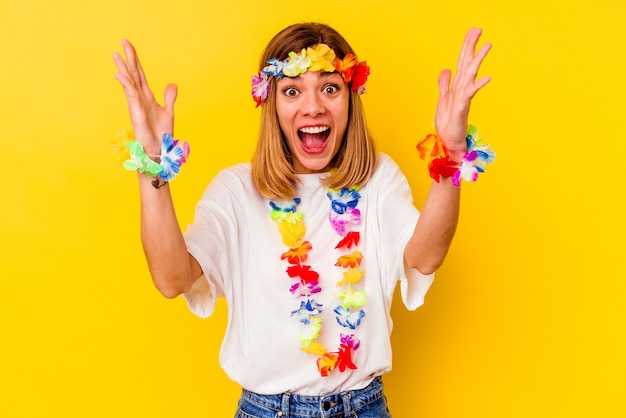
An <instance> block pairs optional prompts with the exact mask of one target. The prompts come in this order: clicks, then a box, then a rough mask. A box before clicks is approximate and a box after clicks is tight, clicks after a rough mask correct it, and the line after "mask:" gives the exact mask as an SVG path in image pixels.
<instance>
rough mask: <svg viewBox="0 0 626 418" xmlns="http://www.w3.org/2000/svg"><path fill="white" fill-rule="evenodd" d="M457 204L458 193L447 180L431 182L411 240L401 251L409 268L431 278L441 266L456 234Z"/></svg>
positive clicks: (458, 199) (458, 204)
mask: <svg viewBox="0 0 626 418" xmlns="http://www.w3.org/2000/svg"><path fill="white" fill-rule="evenodd" d="M460 200H461V195H460V190H459V189H458V188H457V187H456V186H454V184H452V181H451V179H450V178H442V179H441V181H440V182H439V183H437V182H434V181H433V182H432V185H431V187H430V191H429V193H428V197H427V199H426V202H425V204H424V207H423V209H422V212H421V214H420V217H419V220H418V222H417V225H416V226H415V231H414V232H413V236H412V237H411V238H410V239H409V242H408V243H407V245H406V247H405V250H404V259H405V261H406V263H407V264H408V265H409V266H410V267H413V268H416V269H417V270H419V271H420V272H421V273H423V274H430V273H433V272H434V271H435V270H437V268H439V266H441V264H442V263H443V261H444V259H445V257H446V255H447V253H448V249H449V248H450V244H451V243H452V239H453V238H454V234H455V232H456V227H457V224H458V219H459V208H460Z"/></svg>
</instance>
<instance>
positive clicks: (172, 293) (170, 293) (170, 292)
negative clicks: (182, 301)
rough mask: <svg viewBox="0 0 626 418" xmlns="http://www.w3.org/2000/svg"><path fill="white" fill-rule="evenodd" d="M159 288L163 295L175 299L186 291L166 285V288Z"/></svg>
mask: <svg viewBox="0 0 626 418" xmlns="http://www.w3.org/2000/svg"><path fill="white" fill-rule="evenodd" d="M157 289H159V292H161V295H163V296H164V297H165V298H166V299H174V298H176V297H178V296H180V295H181V294H183V293H185V292H183V291H181V290H179V289H176V288H173V287H166V288H161V287H157Z"/></svg>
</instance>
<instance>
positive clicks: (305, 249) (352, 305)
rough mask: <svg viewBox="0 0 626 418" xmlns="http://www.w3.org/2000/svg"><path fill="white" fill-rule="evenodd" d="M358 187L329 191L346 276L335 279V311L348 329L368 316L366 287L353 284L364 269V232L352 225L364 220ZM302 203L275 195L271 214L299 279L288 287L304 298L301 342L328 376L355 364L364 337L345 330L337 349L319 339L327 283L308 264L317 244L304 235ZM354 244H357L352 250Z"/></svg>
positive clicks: (292, 271) (284, 256)
mask: <svg viewBox="0 0 626 418" xmlns="http://www.w3.org/2000/svg"><path fill="white" fill-rule="evenodd" d="M359 189H360V188H359V186H352V187H350V188H342V189H341V190H332V189H331V190H329V191H328V193H327V196H328V198H329V199H330V201H331V204H330V208H331V210H330V214H329V216H328V219H329V222H330V225H331V226H332V228H333V230H334V231H335V232H336V233H337V234H338V235H339V236H340V237H341V239H340V241H339V243H338V244H337V245H336V247H335V249H337V250H338V252H339V253H340V256H339V257H338V258H337V262H336V263H335V266H338V267H340V268H342V269H343V275H342V280H339V281H338V282H337V284H336V286H337V288H338V289H339V291H338V292H336V293H335V295H336V296H338V297H339V300H340V301H341V303H340V304H339V305H338V306H337V307H336V308H335V309H334V311H333V312H334V313H335V314H336V317H335V319H336V320H337V323H339V325H341V326H342V327H344V328H347V329H349V330H354V329H356V328H357V327H358V326H359V325H360V324H361V319H362V318H363V317H364V316H365V311H364V310H363V309H360V308H361V307H362V306H363V305H365V301H366V297H365V291H364V290H355V289H354V285H356V284H357V283H358V282H359V281H360V280H361V278H362V277H363V274H364V272H363V271H361V270H360V269H359V266H360V265H361V261H362V260H363V255H362V254H361V252H360V251H359V250H358V249H356V247H357V246H358V245H359V240H360V233H359V232H358V231H352V230H350V229H352V228H351V227H352V226H353V225H359V224H360V223H361V211H360V210H359V209H357V205H358V203H359V199H360V198H361V195H360V194H359V193H358V191H359ZM299 203H300V198H295V199H293V200H289V201H281V202H274V201H271V202H270V206H271V208H272V214H271V217H272V220H273V221H275V222H276V224H277V226H278V231H279V232H280V235H281V237H282V240H283V243H284V244H285V245H286V246H287V247H288V248H289V250H288V251H286V252H284V253H283V254H282V255H281V257H280V258H281V260H287V262H288V263H289V267H288V268H287V275H288V276H289V278H290V279H291V280H292V281H294V283H293V284H292V285H291V286H290V288H289V291H290V292H291V294H292V295H293V296H295V297H296V298H298V300H299V307H298V308H297V309H295V310H293V311H291V316H294V317H296V318H297V319H298V321H299V322H300V323H301V324H302V332H301V333H300V336H299V341H300V348H301V350H303V351H305V352H306V353H309V354H313V355H315V356H317V369H318V371H319V373H320V375H321V376H328V375H329V374H330V372H331V371H332V370H334V369H338V370H339V371H340V372H344V371H346V370H347V369H356V368H357V367H356V365H355V364H354V363H353V362H352V351H353V350H357V349H358V348H359V345H360V341H359V339H358V338H356V336H355V335H354V334H351V333H348V332H346V333H345V334H344V333H340V334H339V348H338V350H337V351H329V350H328V349H327V348H326V347H324V345H323V344H321V343H319V342H316V341H315V340H316V339H317V338H318V337H319V334H320V331H321V329H322V319H321V318H320V317H319V315H320V314H321V313H322V307H323V306H322V304H320V303H317V302H316V301H315V299H314V295H316V294H318V293H320V292H321V291H322V288H321V287H320V283H319V274H318V273H317V272H316V271H314V270H312V269H311V266H310V265H306V264H304V262H305V261H306V260H307V258H308V254H309V251H311V250H312V249H313V246H312V245H311V243H310V242H309V241H306V240H305V235H306V227H305V225H304V221H303V220H302V212H299V211H297V206H298V204H299ZM353 247H354V248H355V249H354V250H351V249H352V248H353Z"/></svg>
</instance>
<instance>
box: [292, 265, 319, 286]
mask: <svg viewBox="0 0 626 418" xmlns="http://www.w3.org/2000/svg"><path fill="white" fill-rule="evenodd" d="M287 274H288V275H289V277H300V280H301V281H302V283H303V284H306V283H310V282H312V281H314V280H317V279H318V278H319V277H320V275H319V274H318V273H317V272H316V271H313V270H311V266H289V267H288V268H287Z"/></svg>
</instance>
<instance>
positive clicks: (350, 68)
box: [252, 44, 370, 107]
mask: <svg viewBox="0 0 626 418" xmlns="http://www.w3.org/2000/svg"><path fill="white" fill-rule="evenodd" d="M267 64H268V65H267V66H265V67H264V68H262V69H261V71H259V73H258V74H257V75H255V76H252V98H254V101H255V102H256V105H257V107H259V106H260V105H261V104H263V103H265V100H266V99H267V95H268V92H269V83H270V77H277V78H279V79H280V78H283V77H297V76H299V75H300V74H302V73H305V72H307V71H314V72H320V71H323V72H328V73H334V72H335V71H337V72H339V73H341V76H342V77H343V81H345V82H346V83H349V84H350V86H351V88H352V91H354V92H357V93H358V94H363V93H365V83H366V82H367V76H369V74H370V67H369V66H368V65H367V62H366V61H358V60H357V59H356V57H355V56H354V55H353V54H351V53H347V54H346V56H345V57H343V59H339V58H337V56H336V55H335V51H333V50H332V49H331V48H330V47H329V46H328V45H326V44H318V45H317V46H316V47H315V48H311V47H309V48H303V49H302V51H301V52H300V53H299V54H298V53H297V52H294V51H291V52H290V53H289V57H288V58H287V59H285V60H284V61H280V60H279V59H278V58H272V59H269V60H268V61H267Z"/></svg>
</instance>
